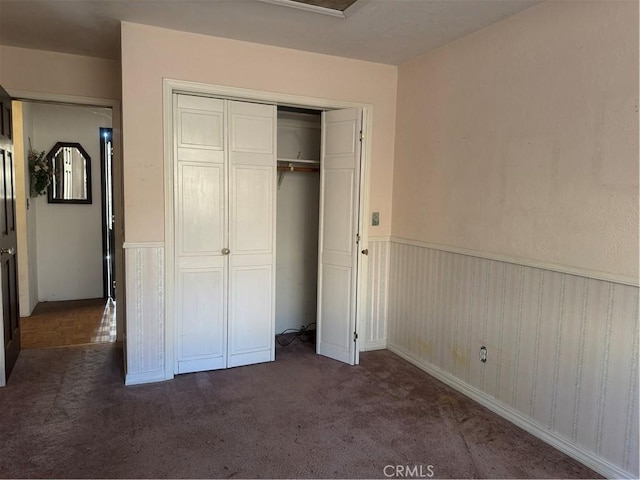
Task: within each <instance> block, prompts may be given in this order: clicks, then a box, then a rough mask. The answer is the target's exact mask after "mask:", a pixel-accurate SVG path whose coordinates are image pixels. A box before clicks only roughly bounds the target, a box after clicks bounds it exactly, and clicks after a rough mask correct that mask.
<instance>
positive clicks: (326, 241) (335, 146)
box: [316, 108, 362, 365]
mask: <svg viewBox="0 0 640 480" xmlns="http://www.w3.org/2000/svg"><path fill="white" fill-rule="evenodd" d="M361 130H362V110H361V109H356V108H349V109H345V110H333V111H329V112H324V113H323V114H322V160H321V166H320V169H321V170H320V171H321V176H320V238H319V258H318V263H319V265H318V285H319V287H320V289H319V297H318V320H317V334H316V335H317V345H316V351H317V353H319V354H321V355H324V356H327V357H330V358H333V359H335V360H339V361H341V362H345V363H349V364H351V365H353V364H355V363H357V355H358V351H357V348H356V347H357V341H356V338H357V336H356V302H357V281H358V257H359V252H358V234H359V231H360V219H359V200H360V156H361V150H362V142H361Z"/></svg>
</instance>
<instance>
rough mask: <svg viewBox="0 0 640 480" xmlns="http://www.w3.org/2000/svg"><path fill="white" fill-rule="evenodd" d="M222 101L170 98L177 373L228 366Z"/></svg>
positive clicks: (223, 104) (225, 207)
mask: <svg viewBox="0 0 640 480" xmlns="http://www.w3.org/2000/svg"><path fill="white" fill-rule="evenodd" d="M224 107H225V102H224V101H223V100H219V99H214V98H204V97H195V96H189V95H176V96H175V97H174V108H175V111H174V118H175V119H176V132H175V150H174V155H175V158H176V160H177V161H176V171H175V177H174V178H176V186H175V210H174V211H175V214H176V218H175V245H176V276H177V278H176V285H177V292H176V297H175V298H176V313H177V316H176V317H177V318H176V320H177V321H176V323H177V325H176V337H177V341H176V354H177V355H176V363H177V365H176V369H175V371H176V373H188V372H196V371H201V370H214V369H218V368H225V367H226V364H227V321H226V318H227V301H226V299H227V296H228V282H227V268H226V263H227V257H226V256H225V255H224V254H223V249H224V248H226V247H227V244H228V235H227V232H228V225H227V195H226V177H227V166H226V161H225V159H226V152H225V138H224V137H225V135H224V124H225V121H224Z"/></svg>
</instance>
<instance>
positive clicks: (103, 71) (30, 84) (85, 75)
mask: <svg viewBox="0 0 640 480" xmlns="http://www.w3.org/2000/svg"><path fill="white" fill-rule="evenodd" d="M120 77H121V74H120V62H119V61H117V60H107V59H104V58H93V57H84V56H80V55H69V54H66V53H57V52H47V51H44V50H31V49H28V48H17V47H9V46H6V45H0V85H2V86H3V87H4V88H5V89H7V90H8V91H9V93H11V92H12V91H17V90H20V91H27V92H37V93H53V94H57V95H71V96H76V97H93V98H103V99H113V100H117V99H120Z"/></svg>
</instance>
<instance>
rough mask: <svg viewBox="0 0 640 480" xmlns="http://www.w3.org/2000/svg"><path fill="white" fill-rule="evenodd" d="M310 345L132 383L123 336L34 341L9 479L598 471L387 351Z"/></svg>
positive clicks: (6, 404)
mask: <svg viewBox="0 0 640 480" xmlns="http://www.w3.org/2000/svg"><path fill="white" fill-rule="evenodd" d="M312 348H313V347H312V346H311V345H310V344H300V343H297V342H296V343H294V344H292V345H290V346H288V347H279V348H278V350H277V360H276V362H273V363H267V364H261V365H254V366H249V367H241V368H234V369H229V370H223V371H216V372H205V373H196V374H190V375H181V376H178V377H176V379H175V380H173V381H169V382H165V383H159V384H152V385H141V386H133V387H125V386H124V385H123V378H122V360H121V358H122V350H121V347H119V346H118V344H115V345H114V344H102V345H88V346H79V347H64V348H52V349H46V350H25V351H23V352H22V353H21V354H20V358H19V359H18V363H17V364H16V367H15V370H14V372H13V374H12V376H11V378H10V379H9V385H8V386H7V387H6V388H3V389H0V439H1V441H0V476H1V477H40V478H52V477H56V478H80V477H82V478H97V477H109V478H122V477H126V478H139V477H146V478H152V477H153V478H167V477H170V478H258V477H261V478H283V477H285V478H295V477H297V478H385V475H384V473H385V470H384V468H385V466H386V465H392V466H394V465H408V466H410V467H412V468H413V467H414V466H415V468H421V470H414V472H415V473H418V472H420V473H421V474H422V476H423V477H427V476H428V475H429V473H431V472H433V474H434V477H435V478H443V477H449V478H451V477H455V478H483V477H484V478H499V477H510V478H595V477H598V476H597V475H596V474H595V473H594V472H592V471H590V470H589V469H587V468H585V467H584V466H582V465H581V464H579V463H577V462H575V461H574V460H572V459H570V458H568V457H567V456H565V455H563V454H561V453H560V452H558V451H557V450H554V449H553V448H551V447H549V446H548V445H546V444H544V443H543V442H541V441H540V440H537V439H536V438H534V437H532V436H531V435H529V434H527V433H525V432H523V431H522V430H520V429H518V428H517V427H515V426H513V425H512V424H510V423H509V422H507V421H505V420H503V419H501V418H500V417H497V416H496V415H494V414H492V413H491V412H489V411H487V410H485V409H484V408H482V407H480V406H479V405H477V404H476V403H474V402H472V401H471V400H468V399H467V398H466V397H464V396H462V395H460V394H458V393H456V392H455V391H453V390H452V389H450V388H448V387H447V386H445V385H443V384H442V383H440V382H438V381H436V380H434V379H433V378H431V377H429V376H428V375H426V374H425V373H423V372H422V371H420V370H418V369H417V368H415V367H413V366H412V365H410V364H408V363H406V362H405V361H403V360H402V359H400V358H399V357H397V356H395V355H394V354H392V353H390V352H387V351H377V352H367V353H363V354H362V356H361V365H360V366H357V367H349V366H347V365H343V364H341V363H339V362H335V361H333V360H329V359H327V358H324V357H321V356H318V355H315V354H314V353H313V350H312ZM429 466H431V468H429ZM392 469H393V467H392ZM389 472H391V470H390V469H388V468H387V470H386V473H389Z"/></svg>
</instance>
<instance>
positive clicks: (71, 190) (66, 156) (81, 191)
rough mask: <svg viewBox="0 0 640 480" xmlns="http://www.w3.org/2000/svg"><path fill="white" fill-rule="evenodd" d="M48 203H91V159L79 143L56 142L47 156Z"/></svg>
mask: <svg viewBox="0 0 640 480" xmlns="http://www.w3.org/2000/svg"><path fill="white" fill-rule="evenodd" d="M47 160H48V161H49V166H50V167H51V171H52V172H53V176H52V178H51V184H50V185H49V203H91V157H89V154H88V153H87V152H86V150H85V149H84V148H82V145H80V144H79V143H68V142H58V143H56V144H55V146H54V147H53V148H52V149H51V151H50V152H49V153H48V154H47Z"/></svg>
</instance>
